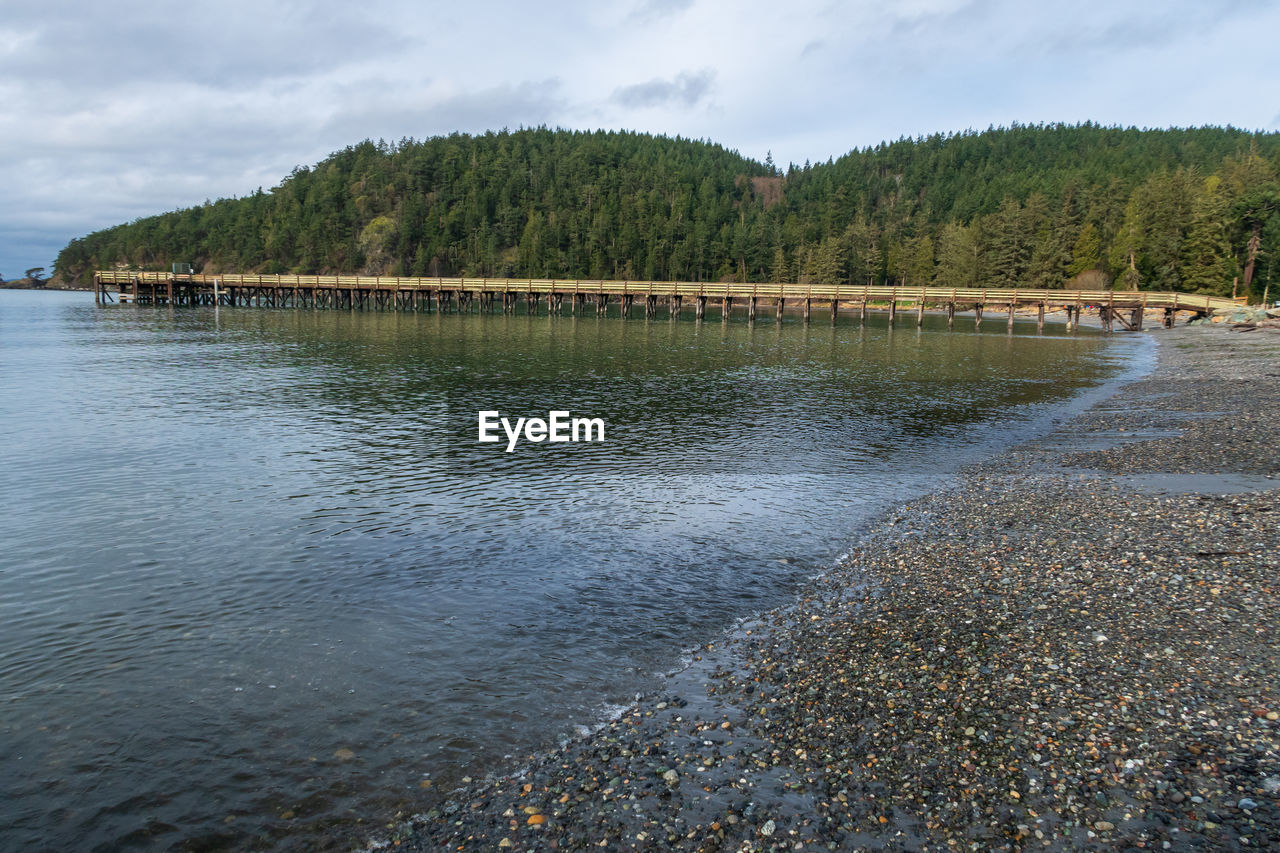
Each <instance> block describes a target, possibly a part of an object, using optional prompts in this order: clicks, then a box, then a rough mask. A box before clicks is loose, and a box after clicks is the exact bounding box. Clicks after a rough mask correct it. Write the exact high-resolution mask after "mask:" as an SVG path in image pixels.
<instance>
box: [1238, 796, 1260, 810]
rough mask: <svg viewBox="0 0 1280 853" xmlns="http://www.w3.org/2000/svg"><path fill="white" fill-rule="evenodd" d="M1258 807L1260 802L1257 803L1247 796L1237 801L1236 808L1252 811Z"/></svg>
mask: <svg viewBox="0 0 1280 853" xmlns="http://www.w3.org/2000/svg"><path fill="white" fill-rule="evenodd" d="M1257 807H1258V804H1257V803H1255V802H1254V801H1253V800H1251V799H1249V798H1248V797H1245V798H1244V799H1242V800H1240V802H1238V803H1236V808H1238V809H1243V810H1244V811H1247V812H1251V811H1253V810H1254V809H1256V808H1257Z"/></svg>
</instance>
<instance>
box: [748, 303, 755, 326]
mask: <svg viewBox="0 0 1280 853" xmlns="http://www.w3.org/2000/svg"><path fill="white" fill-rule="evenodd" d="M755 321H756V298H755V297H754V296H752V297H751V299H750V301H749V302H748V303H747V322H748V323H754V322H755Z"/></svg>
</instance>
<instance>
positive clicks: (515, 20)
mask: <svg viewBox="0 0 1280 853" xmlns="http://www.w3.org/2000/svg"><path fill="white" fill-rule="evenodd" d="M1278 32H1280V2H1277V0H1150V1H1149V2H1146V1H1145V0H1074V2H1042V0H893V2H871V0H848V2H826V0H813V2H810V0H787V2H782V3H778V2H758V0H736V2H728V1H727V0H627V2H620V3H609V2H577V0H572V2H537V3H535V2H524V3H517V2H501V0H470V2H463V3H450V4H443V3H436V2H426V1H425V0H416V2H415V0H362V2H357V3H351V2H342V3H337V2H325V0H317V2H302V0H195V2H189V3H174V2H160V0H2V2H0V276H4V277H5V278H16V277H19V276H21V274H22V273H23V271H24V270H25V269H26V268H28V267H33V266H50V267H51V266H52V261H53V259H54V257H55V255H56V254H57V251H58V249H60V248H61V247H62V246H63V245H65V244H66V242H67V241H68V240H69V239H71V238H73V237H76V236H80V235H82V234H85V233H88V232H89V231H93V230H95V229H98V228H102V227H106V226H109V225H114V224H116V223H119V222H123V221H127V220H130V219H133V218H136V217H138V216H143V215H147V214H150V213H156V212H160V211H164V210H172V209H175V208H179V207H186V206H189V205H193V204H198V203H200V202H202V201H204V200H205V199H213V198H218V197H222V196H235V195H244V194H246V193H249V192H252V191H253V190H254V189H256V188H257V187H259V186H261V187H263V188H264V189H265V188H269V187H271V186H273V185H275V184H276V183H278V182H279V181H280V179H281V178H282V177H283V176H285V175H286V174H288V173H289V171H290V170H291V169H292V168H293V167H294V166H296V165H310V164H312V163H315V162H316V161H318V160H320V159H322V158H324V157H325V156H326V155H328V154H329V153H331V152H332V151H335V150H337V149H340V148H343V147H345V146H346V145H349V144H352V143H355V142H358V141H360V140H361V139H364V138H372V139H378V138H385V139H387V140H396V139H400V138H402V137H405V136H412V137H417V138H423V137H428V136H433V135H436V134H447V133H450V132H453V131H466V132H477V131H484V130H487V129H500V128H503V127H507V128H513V129H514V128H516V127H519V126H521V125H537V124H547V125H550V126H560V127H569V128H585V129H590V128H627V129H635V130H643V131H650V132H654V133H663V134H668V135H677V134H678V135H682V136H686V137H694V138H708V139H711V140H713V141H715V142H718V143H721V144H723V145H725V146H726V147H729V148H735V149H737V150H739V151H741V152H742V153H743V154H745V155H747V156H750V157H755V158H757V159H761V160H763V159H764V157H765V154H766V152H769V151H772V153H773V157H774V159H775V161H776V162H778V163H779V165H783V166H785V165H786V164H787V163H789V162H795V163H802V162H804V161H805V160H806V159H808V160H813V161H819V160H826V159H827V158H828V157H833V156H834V157H838V156H840V155H841V154H843V153H845V152H847V151H849V150H850V149H853V148H858V147H864V146H867V145H874V144H876V143H878V142H880V141H883V140H885V139H896V138H898V137H900V136H903V135H906V136H914V135H917V134H924V133H931V132H934V131H950V130H964V129H966V128H974V129H982V128H986V127H987V126H989V125H992V124H995V125H1001V124H1009V123H1011V122H1015V121H1018V122H1026V123H1035V122H1042V121H1043V122H1055V121H1065V122H1079V121H1086V120H1092V121H1096V122H1102V123H1105V124H1122V125H1137V126H1139V127H1167V126H1171V125H1175V126H1187V125H1203V124H1233V125H1235V126H1237V127H1244V128H1249V129H1262V130H1278V129H1280V64H1277V63H1275V62H1274V61H1272V60H1273V57H1272V56H1271V53H1272V48H1273V45H1272V44H1271V42H1272V40H1273V38H1272V37H1273V36H1274V34H1275V33H1278Z"/></svg>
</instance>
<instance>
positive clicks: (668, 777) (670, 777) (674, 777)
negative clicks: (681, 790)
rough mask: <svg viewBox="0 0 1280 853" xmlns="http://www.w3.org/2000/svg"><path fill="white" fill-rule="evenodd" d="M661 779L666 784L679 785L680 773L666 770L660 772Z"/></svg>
mask: <svg viewBox="0 0 1280 853" xmlns="http://www.w3.org/2000/svg"><path fill="white" fill-rule="evenodd" d="M662 781H663V782H666V783H667V784H668V785H679V784H680V774H679V773H677V772H676V771H674V770H668V771H667V772H666V773H663V774H662Z"/></svg>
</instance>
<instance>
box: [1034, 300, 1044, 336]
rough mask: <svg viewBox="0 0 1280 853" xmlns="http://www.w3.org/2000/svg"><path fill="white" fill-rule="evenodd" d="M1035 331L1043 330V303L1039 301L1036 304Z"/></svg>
mask: <svg viewBox="0 0 1280 853" xmlns="http://www.w3.org/2000/svg"><path fill="white" fill-rule="evenodd" d="M1036 331H1037V332H1043V331H1044V303H1043V302H1041V303H1039V304H1038V305H1037V306H1036Z"/></svg>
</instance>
